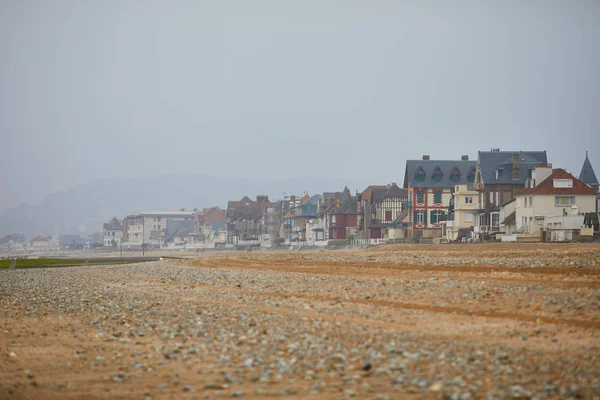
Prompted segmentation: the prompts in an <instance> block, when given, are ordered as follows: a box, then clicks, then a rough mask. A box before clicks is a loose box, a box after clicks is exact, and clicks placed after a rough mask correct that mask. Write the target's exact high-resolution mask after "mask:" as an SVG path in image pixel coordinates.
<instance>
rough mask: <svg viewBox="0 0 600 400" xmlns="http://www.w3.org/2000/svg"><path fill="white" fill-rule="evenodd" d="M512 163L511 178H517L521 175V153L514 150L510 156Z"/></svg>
mask: <svg viewBox="0 0 600 400" xmlns="http://www.w3.org/2000/svg"><path fill="white" fill-rule="evenodd" d="M512 163H513V173H512V178H513V179H519V178H520V177H521V153H519V152H518V151H515V152H514V153H513V156H512Z"/></svg>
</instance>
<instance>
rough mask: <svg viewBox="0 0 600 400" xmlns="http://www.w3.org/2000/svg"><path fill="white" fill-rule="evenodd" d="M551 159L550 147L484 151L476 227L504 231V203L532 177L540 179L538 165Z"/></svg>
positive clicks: (480, 158) (478, 181) (478, 174)
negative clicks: (537, 149)
mask: <svg viewBox="0 0 600 400" xmlns="http://www.w3.org/2000/svg"><path fill="white" fill-rule="evenodd" d="M547 163H548V159H547V156H546V151H500V150H499V149H493V150H491V151H480V152H479V154H478V158H477V165H476V174H475V188H476V189H477V191H478V192H479V199H478V202H477V203H478V205H477V209H478V215H477V219H476V221H475V231H476V232H498V231H500V222H501V221H500V209H499V207H500V204H502V203H504V202H506V201H508V200H510V199H512V198H514V197H515V196H516V195H517V194H518V193H520V192H521V191H522V190H523V189H524V188H525V184H526V182H527V181H528V180H535V179H536V177H535V176H534V171H535V168H536V166H539V165H547Z"/></svg>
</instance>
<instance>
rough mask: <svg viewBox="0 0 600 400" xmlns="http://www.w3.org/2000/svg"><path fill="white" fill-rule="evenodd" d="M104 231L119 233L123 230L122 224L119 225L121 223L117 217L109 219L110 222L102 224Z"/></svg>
mask: <svg viewBox="0 0 600 400" xmlns="http://www.w3.org/2000/svg"><path fill="white" fill-rule="evenodd" d="M104 230H105V231H121V230H123V224H121V222H119V220H118V219H117V217H113V219H111V220H110V222H108V223H106V224H104Z"/></svg>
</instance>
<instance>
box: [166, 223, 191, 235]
mask: <svg viewBox="0 0 600 400" xmlns="http://www.w3.org/2000/svg"><path fill="white" fill-rule="evenodd" d="M182 228H184V229H186V230H187V231H188V232H194V221H192V220H187V221H183V220H178V219H169V220H167V228H166V229H167V237H168V238H169V239H171V238H172V237H173V236H175V234H176V233H177V232H179V230H180V229H182Z"/></svg>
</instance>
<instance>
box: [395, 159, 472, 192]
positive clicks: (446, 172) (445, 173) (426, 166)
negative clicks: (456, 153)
mask: <svg viewBox="0 0 600 400" xmlns="http://www.w3.org/2000/svg"><path fill="white" fill-rule="evenodd" d="M475 164H476V163H475V161H464V160H408V161H406V170H405V172H404V187H405V188H407V187H408V186H409V185H410V187H417V188H419V187H422V188H453V187H454V186H455V185H460V184H465V185H466V184H468V183H469V181H468V176H469V175H470V174H473V176H475ZM438 167H439V168H440V170H441V171H442V179H441V180H440V181H439V182H434V180H433V173H434V171H436V170H437V168H438ZM421 168H423V171H424V172H425V179H424V181H423V182H419V181H417V179H416V176H417V172H419V171H420V170H421ZM454 168H456V169H458V171H459V172H460V179H459V180H458V181H457V182H454V181H452V180H451V179H450V175H451V174H452V171H454Z"/></svg>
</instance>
